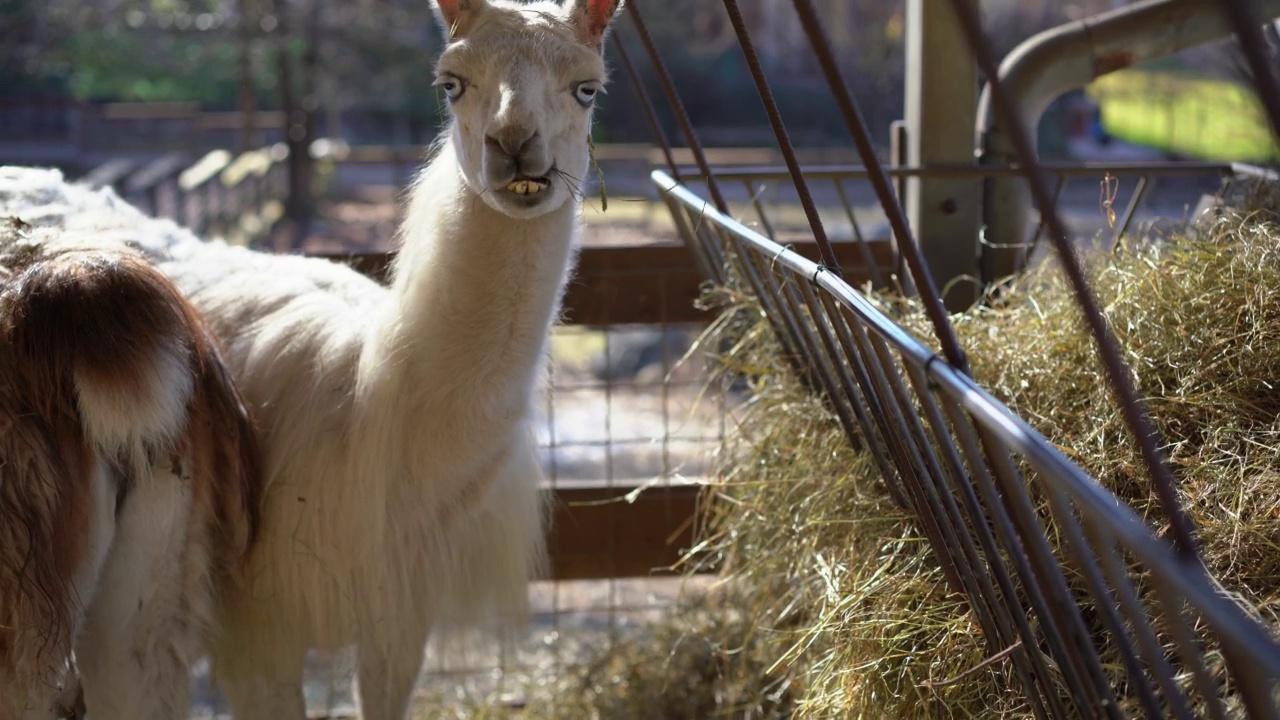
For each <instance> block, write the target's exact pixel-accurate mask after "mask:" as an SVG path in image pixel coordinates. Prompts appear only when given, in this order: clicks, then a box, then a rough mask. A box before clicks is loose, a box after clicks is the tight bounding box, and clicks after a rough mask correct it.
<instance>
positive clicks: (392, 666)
mask: <svg viewBox="0 0 1280 720" xmlns="http://www.w3.org/2000/svg"><path fill="white" fill-rule="evenodd" d="M399 620H400V622H401V624H400V625H399V626H398V627H397V628H396V632H395V633H394V634H388V637H380V638H377V639H372V638H370V639H368V640H366V641H364V642H361V643H360V647H359V648H357V650H356V699H357V704H358V705H359V706H360V717H361V718H362V719H363V720H401V719H402V718H404V716H405V713H407V712H408V710H409V702H410V700H411V698H412V695H413V689H414V687H415V686H416V685H417V684H418V675H419V673H420V672H421V670H422V659H423V655H424V652H425V650H426V644H427V627H428V624H427V621H426V620H427V614H426V613H425V612H419V613H415V614H402V616H401V618H400V619H399Z"/></svg>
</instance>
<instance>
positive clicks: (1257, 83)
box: [1218, 0, 1280, 137]
mask: <svg viewBox="0 0 1280 720" xmlns="http://www.w3.org/2000/svg"><path fill="white" fill-rule="evenodd" d="M1254 4H1255V3H1250V2H1245V1H1244V0H1221V1H1220V2H1219V3H1218V7H1220V8H1222V12H1223V13H1224V14H1225V15H1226V16H1227V22H1229V23H1230V24H1231V28H1232V30H1233V31H1234V32H1235V34H1236V40H1238V41H1239V43H1240V49H1241V51H1243V52H1244V57H1245V60H1246V61H1247V62H1248V63H1249V70H1250V71H1251V72H1252V73H1253V84H1254V87H1255V88H1257V90H1258V97H1259V98H1260V99H1261V100H1262V106H1263V107H1265V108H1266V109H1267V116H1268V117H1270V118H1271V130H1272V132H1274V133H1275V136H1276V137H1280V82H1278V81H1277V80H1276V73H1275V66H1274V64H1273V61H1272V60H1271V58H1269V57H1267V51H1266V47H1267V41H1266V38H1264V37H1263V36H1262V30H1261V23H1260V22H1259V21H1258V16H1257V15H1256V14H1255V13H1254V11H1253V8H1252V7H1251V5H1254ZM1256 4H1261V5H1262V6H1263V8H1264V9H1265V10H1266V11H1267V17H1268V18H1272V17H1275V15H1276V14H1277V13H1280V9H1278V8H1276V7H1275V5H1274V3H1267V2H1262V3H1256Z"/></svg>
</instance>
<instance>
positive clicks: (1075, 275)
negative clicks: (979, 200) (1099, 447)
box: [952, 0, 1203, 564]
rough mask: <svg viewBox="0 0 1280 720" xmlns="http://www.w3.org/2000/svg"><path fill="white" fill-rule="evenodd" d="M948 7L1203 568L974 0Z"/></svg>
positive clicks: (1177, 538)
mask: <svg viewBox="0 0 1280 720" xmlns="http://www.w3.org/2000/svg"><path fill="white" fill-rule="evenodd" d="M952 3H953V5H954V6H955V9H956V15H957V16H958V17H959V19H960V23H961V25H962V26H963V28H964V32H965V35H966V37H968V39H969V47H970V50H972V51H973V55H974V57H975V58H977V60H978V66H979V67H980V68H981V69H982V72H983V73H984V74H985V75H986V76H987V83H988V85H987V87H988V89H989V90H990V93H991V99H992V101H993V102H994V103H995V105H996V108H997V110H998V111H999V114H1000V121H1001V123H1003V125H1004V127H1005V131H1006V133H1007V135H1008V138H1009V140H1010V141H1011V142H1012V144H1013V147H1014V149H1015V150H1016V151H1017V154H1018V160H1019V163H1020V164H1021V166H1022V169H1023V174H1024V175H1025V176H1026V178H1027V182H1028V184H1029V185H1030V186H1031V192H1032V196H1033V197H1034V198H1035V200H1036V205H1037V206H1039V208H1040V214H1041V217H1043V218H1044V220H1045V225H1046V227H1048V229H1049V239H1050V241H1052V242H1053V243H1054V246H1055V247H1056V248H1057V251H1058V259H1059V262H1060V264H1061V265H1062V269H1063V271H1064V272H1065V273H1066V274H1067V278H1068V280H1069V281H1070V283H1071V287H1072V290H1073V291H1074V293H1075V296H1076V301H1077V303H1078V304H1079V305H1080V309H1081V312H1083V314H1084V316H1085V322H1086V323H1087V324H1088V325H1089V329H1090V331H1091V332H1092V333H1093V337H1094V340H1095V341H1096V343H1097V346H1098V353H1099V354H1100V355H1101V356H1102V363H1103V366H1104V367H1105V368H1106V371H1107V377H1108V379H1109V380H1110V382H1111V388H1112V391H1113V392H1114V394H1115V396H1116V399H1117V401H1118V403H1119V405H1120V411H1121V413H1122V414H1123V415H1124V419H1125V424H1126V425H1127V426H1128V428H1129V432H1130V433H1132V434H1133V436H1134V440H1135V441H1136V442H1137V443H1138V448H1139V450H1140V451H1141V454H1142V459H1143V461H1144V462H1145V463H1146V466H1147V472H1148V474H1149V475H1150V477H1151V482H1152V484H1153V485H1154V486H1155V493H1156V497H1157V498H1158V499H1159V501H1160V507H1161V509H1162V510H1163V511H1164V514H1165V517H1166V518H1167V519H1168V521H1169V525H1170V529H1171V534H1172V535H1173V538H1174V543H1175V544H1176V546H1177V549H1178V552H1179V554H1180V555H1181V556H1182V557H1183V559H1185V560H1188V561H1190V562H1194V563H1196V564H1203V563H1202V561H1201V559H1200V553H1199V549H1198V547H1197V543H1196V540H1195V534H1194V531H1193V526H1192V524H1191V519H1190V518H1189V517H1188V516H1187V514H1186V511H1185V510H1184V509H1183V507H1182V502H1181V501H1180V500H1179V499H1178V491H1177V484H1176V481H1175V480H1174V477H1173V472H1172V471H1171V470H1170V469H1169V466H1168V465H1167V464H1166V462H1165V458H1164V454H1163V453H1162V452H1161V451H1160V441H1159V437H1158V435H1157V433H1156V429H1155V427H1154V426H1153V425H1152V424H1151V421H1150V419H1149V418H1148V416H1147V410H1146V406H1145V405H1144V404H1143V403H1142V401H1141V400H1139V399H1138V391H1137V389H1136V388H1135V387H1134V384H1133V380H1132V378H1131V376H1130V375H1129V369H1128V367H1127V366H1126V364H1125V361H1124V358H1123V357H1122V356H1121V354H1120V349H1119V346H1118V344H1117V343H1116V339H1115V336H1114V335H1113V334H1112V333H1111V329H1110V328H1109V327H1108V326H1107V320H1106V318H1105V317H1104V316H1103V314H1102V309H1101V308H1100V307H1099V306H1098V302H1097V300H1096V299H1095V298H1094V297H1093V292H1092V291H1091V290H1090V288H1089V281H1088V280H1087V279H1086V278H1085V275H1084V270H1083V268H1081V266H1080V261H1079V259H1077V258H1076V255H1075V252H1074V248H1072V247H1071V239H1070V235H1069V234H1068V233H1067V227H1066V224H1065V223H1063V222H1062V218H1061V217H1060V216H1059V215H1058V210H1057V208H1055V207H1054V206H1053V201H1052V199H1051V198H1050V196H1049V187H1048V184H1047V183H1046V182H1045V178H1044V172H1043V171H1042V169H1041V168H1040V162H1039V160H1038V159H1037V157H1036V149H1035V147H1034V146H1033V145H1032V143H1031V138H1030V136H1029V135H1028V133H1027V130H1026V128H1025V127H1023V124H1022V122H1021V121H1020V119H1019V118H1018V116H1017V111H1016V109H1015V108H1014V106H1013V102H1012V100H1011V99H1010V97H1009V95H1008V93H1007V92H1006V89H1005V88H1004V87H1003V86H1002V85H1001V83H1000V75H999V69H998V68H997V67H996V61H995V57H994V56H993V55H992V53H991V48H990V47H989V46H988V45H987V43H986V42H985V40H984V38H983V34H982V23H981V21H980V20H979V18H978V12H977V9H976V7H975V6H974V3H973V0H952Z"/></svg>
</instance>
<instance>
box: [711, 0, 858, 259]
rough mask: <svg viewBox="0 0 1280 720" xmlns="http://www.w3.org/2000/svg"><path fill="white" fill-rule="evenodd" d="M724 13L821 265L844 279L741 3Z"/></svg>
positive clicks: (732, 1)
mask: <svg viewBox="0 0 1280 720" xmlns="http://www.w3.org/2000/svg"><path fill="white" fill-rule="evenodd" d="M724 9H725V12H726V13H728V14H729V22H730V24H732V25H733V30H734V32H735V33H736V34H737V36H738V46H739V47H740V48H741V49H742V54H743V56H744V57H745V58H746V60H747V69H748V70H749V71H750V72H751V78H752V79H753V80H754V81H755V85H756V91H757V92H758V93H759V95H760V102H761V103H763V104H764V112H765V115H766V116H767V117H768V118H769V125H771V126H772V127H773V134H774V137H775V138H777V141H778V149H779V150H781V151H782V157H783V160H785V161H786V164H787V169H788V170H790V171H791V182H792V183H794V184H795V187H796V193H797V194H798V195H799V196H800V205H801V206H802V207H803V208H804V214H805V217H806V218H807V219H808V220H809V229H810V230H812V231H813V239H814V240H815V241H816V242H817V243H818V252H819V254H820V255H821V256H822V264H823V265H825V266H827V268H828V269H829V270H830V271H831V272H833V273H835V274H836V276H837V277H840V276H841V275H842V273H841V271H840V263H839V262H837V261H836V254H835V251H834V250H832V249H831V241H830V240H829V239H827V231H826V229H825V228H823V226H822V218H820V217H818V206H817V205H816V204H814V202H813V195H812V194H811V193H810V192H809V184H808V182H807V181H806V180H805V177H804V174H803V173H801V172H800V162H799V161H798V160H797V159H796V151H795V148H794V147H792V145H791V138H790V137H789V136H788V135H787V128H786V126H785V125H784V124H783V122H782V114H781V113H780V112H779V111H778V103H777V102H776V101H775V100H774V99H773V93H772V92H771V91H770V90H769V81H768V80H767V79H765V76H764V69H763V68H761V67H760V58H759V56H757V55H756V48H755V45H754V44H753V43H752V42H751V33H749V32H748V31H747V25H746V23H745V22H744V21H743V19H742V11H741V10H740V9H739V8H738V1H737V0H724Z"/></svg>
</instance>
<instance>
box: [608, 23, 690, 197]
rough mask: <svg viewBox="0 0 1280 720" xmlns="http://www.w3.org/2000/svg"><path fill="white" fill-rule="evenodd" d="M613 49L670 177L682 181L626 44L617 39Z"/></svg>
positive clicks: (667, 140)
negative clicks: (628, 80) (638, 101)
mask: <svg viewBox="0 0 1280 720" xmlns="http://www.w3.org/2000/svg"><path fill="white" fill-rule="evenodd" d="M613 49H614V51H615V52H617V53H618V59H619V60H621V61H622V69H623V71H624V72H626V73H627V77H628V78H629V79H630V80H631V89H632V90H634V91H635V93H636V98H637V99H638V100H640V109H641V110H644V117H645V119H646V120H647V121H648V122H649V129H650V130H651V131H652V132H653V139H654V140H655V141H657V143H658V147H659V148H661V149H662V155H663V157H664V158H666V161H667V169H668V170H670V171H671V177H672V178H673V179H674V180H675V181H676V182H678V183H684V178H682V177H681V176H680V168H679V166H678V165H677V164H676V156H675V153H674V152H673V151H672V148H671V141H670V140H669V139H668V138H667V133H666V131H665V130H663V129H662V123H661V122H659V121H658V112H657V109H656V108H654V106H653V98H651V97H649V91H648V90H646V89H645V87H644V80H643V79H642V78H641V77H640V73H638V72H636V66H635V65H634V64H632V62H631V57H630V56H629V55H628V54H627V44H626V43H624V42H622V41H621V40H619V41H618V42H615V43H613Z"/></svg>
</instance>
